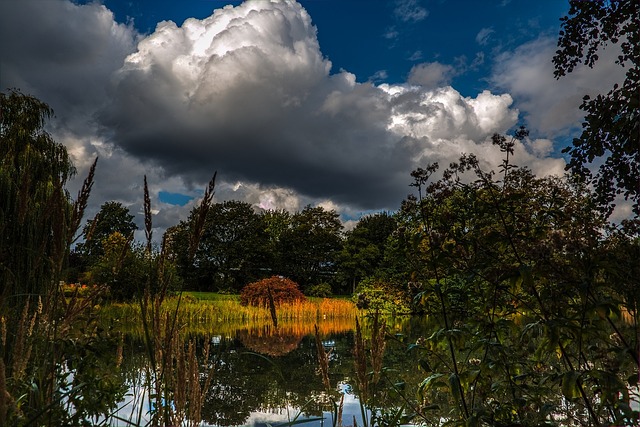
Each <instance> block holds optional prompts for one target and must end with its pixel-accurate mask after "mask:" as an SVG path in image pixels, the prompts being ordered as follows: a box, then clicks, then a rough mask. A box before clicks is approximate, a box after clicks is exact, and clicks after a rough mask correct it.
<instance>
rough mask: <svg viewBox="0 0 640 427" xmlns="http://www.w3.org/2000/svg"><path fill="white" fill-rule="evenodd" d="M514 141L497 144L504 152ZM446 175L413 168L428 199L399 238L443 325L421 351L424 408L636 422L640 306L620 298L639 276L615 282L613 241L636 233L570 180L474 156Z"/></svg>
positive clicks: (511, 418)
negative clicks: (618, 227)
mask: <svg viewBox="0 0 640 427" xmlns="http://www.w3.org/2000/svg"><path fill="white" fill-rule="evenodd" d="M521 136H522V137H524V134H523V133H520V134H517V135H516V136H515V137H514V138H518V137H521ZM512 142H513V139H512V140H511V141H508V140H507V139H506V138H504V137H500V136H499V135H497V136H494V143H496V144H498V145H499V146H500V148H501V149H502V150H503V152H505V153H510V154H512V153H513V151H512V147H513V144H512ZM436 170H437V165H431V166H429V167H427V168H426V169H419V170H416V171H414V172H413V173H412V176H413V178H414V184H413V185H414V186H415V187H416V188H417V190H418V197H414V198H410V199H408V200H407V201H405V203H404V204H403V213H402V215H400V217H401V218H402V219H403V221H402V229H403V234H404V237H403V239H402V242H404V243H405V244H406V245H408V246H409V247H410V248H412V249H407V251H411V252H413V254H414V255H413V256H414V258H415V259H416V260H418V261H419V260H422V261H423V264H422V268H420V264H419V263H418V262H415V263H414V264H412V265H414V266H416V267H418V268H417V269H416V270H415V271H414V272H413V279H412V286H413V287H414V288H415V289H416V297H415V300H416V302H417V303H419V304H420V305H421V306H422V307H423V308H424V310H425V311H426V312H427V313H428V314H429V315H430V316H433V317H434V318H437V319H439V321H440V325H441V327H440V329H439V330H436V332H434V333H433V334H432V335H431V336H429V337H425V338H424V339H422V340H419V341H418V342H417V343H416V344H415V345H414V346H412V349H413V350H415V351H418V352H419V354H420V356H421V359H422V360H421V362H420V363H421V366H422V367H423V369H424V370H425V372H426V375H427V376H426V377H425V379H424V381H423V383H422V385H421V386H420V388H419V393H420V395H421V396H422V398H423V406H422V409H421V411H422V413H423V414H427V413H428V412H429V411H431V410H434V408H437V407H440V408H445V407H446V408H450V412H449V413H448V415H447V416H448V417H449V419H451V420H457V421H458V422H461V423H462V422H465V423H467V424H471V425H475V424H482V423H485V424H490V425H498V424H499V425H508V424H519V425H541V424H548V423H552V424H561V425H567V424H571V423H588V422H589V423H593V424H594V425H601V424H610V425H616V424H618V425H620V424H625V425H630V424H634V423H637V422H638V411H634V410H632V409H631V408H630V406H629V404H630V395H629V390H631V389H633V387H635V386H634V384H633V383H632V382H631V380H630V378H633V377H635V376H637V369H638V363H639V362H638V354H637V350H635V349H636V348H637V346H638V341H637V340H638V334H637V332H638V331H637V329H635V330H634V326H633V325H634V324H635V325H636V326H635V328H637V318H638V307H637V303H636V302H635V300H633V299H630V298H629V297H628V296H627V295H625V294H624V293H622V292H620V290H621V289H623V288H631V289H638V278H637V277H630V276H626V275H625V276H620V275H618V274H615V273H614V274H615V276H613V277H615V278H616V279H618V280H623V281H624V284H621V283H620V282H619V281H617V280H616V281H609V280H608V278H609V277H612V276H611V274H612V273H613V271H614V270H612V269H611V267H612V266H611V265H610V264H609V262H610V261H609V260H610V259H611V256H612V255H613V253H615V252H612V250H613V251H617V249H614V247H617V246H618V245H620V244H623V246H624V247H628V246H631V247H635V245H637V244H638V243H639V242H640V240H638V235H637V234H631V235H630V234H624V233H622V234H621V233H614V232H612V231H611V227H612V226H610V225H609V224H607V222H606V213H603V212H600V211H599V210H598V208H597V205H596V204H595V203H594V201H593V198H592V197H591V194H590V192H589V191H588V189H586V188H585V187H584V185H582V184H580V183H577V182H572V181H571V180H562V179H560V178H554V177H549V178H536V177H535V176H534V175H533V174H532V173H531V172H530V171H528V170H527V169H524V168H522V169H520V168H517V167H515V166H514V165H513V164H511V163H509V161H505V162H504V163H503V165H502V166H501V169H500V172H501V175H502V177H501V178H502V179H501V180H496V179H495V174H494V173H492V172H485V171H483V170H482V169H481V168H480V167H479V164H478V161H477V160H476V159H475V157H473V156H463V157H462V158H461V159H460V161H459V162H458V163H454V164H452V165H451V166H450V167H449V168H448V169H446V170H445V171H444V172H443V174H442V178H441V179H439V180H435V181H433V182H431V178H432V176H433V174H434V173H435V172H436ZM467 172H470V173H472V174H473V175H474V176H475V178H476V179H475V181H471V182H470V180H469V179H468V178H466V179H465V180H464V181H463V179H462V177H463V176H464V175H465V173H467ZM614 234H615V239H611V236H613V235H614ZM629 237H631V239H630V238H629ZM618 239H620V240H618ZM622 242H624V243H622ZM636 250H637V249H636ZM620 262H621V264H617V265H615V269H618V268H620V269H623V270H624V269H633V268H634V267H633V261H631V259H629V258H626V259H625V258H621V259H620ZM625 263H629V264H625ZM635 268H637V267H635ZM621 309H623V310H626V311H628V312H629V313H632V318H633V319H635V320H634V322H635V323H631V324H629V323H626V322H625V321H624V320H622V318H621V316H620V315H619V313H620V310H621ZM634 371H635V372H634ZM629 375H631V377H630V376H629ZM563 398H564V399H566V400H563Z"/></svg>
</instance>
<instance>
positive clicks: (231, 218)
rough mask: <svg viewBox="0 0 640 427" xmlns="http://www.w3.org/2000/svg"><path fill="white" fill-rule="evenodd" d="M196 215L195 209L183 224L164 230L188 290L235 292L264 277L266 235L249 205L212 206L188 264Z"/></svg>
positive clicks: (229, 203) (258, 218)
mask: <svg viewBox="0 0 640 427" xmlns="http://www.w3.org/2000/svg"><path fill="white" fill-rule="evenodd" d="M198 216H199V211H198V209H197V208H196V209H194V210H193V211H192V212H191V215H190V217H189V219H188V220H187V221H186V222H183V223H181V224H180V225H179V226H178V227H176V228H173V229H171V230H169V231H168V233H169V234H168V236H170V238H171V239H172V240H171V246H170V252H172V253H173V254H175V255H174V257H175V258H176V259H177V261H178V264H179V266H180V267H179V268H180V271H181V273H182V274H183V277H185V280H187V281H188V282H189V283H190V284H191V287H192V288H194V289H196V290H208V291H212V290H229V291H235V292H238V291H239V290H240V288H241V287H242V286H243V285H244V284H245V283H248V282H250V281H253V280H256V279H258V278H261V277H262V276H263V275H264V273H263V271H264V269H265V268H266V266H267V263H266V257H267V250H266V245H267V234H266V232H265V229H264V224H263V223H262V221H261V218H260V216H259V215H258V214H257V213H256V212H255V211H254V210H253V208H252V207H251V205H250V204H249V203H245V202H239V201H227V202H224V203H216V204H214V205H212V206H211V209H209V211H208V213H207V215H206V217H205V218H206V220H205V222H204V225H203V229H202V235H201V237H200V245H199V246H198V249H197V251H196V252H195V256H194V257H193V260H192V261H191V262H189V260H188V252H189V251H188V250H187V245H188V243H189V238H188V236H189V235H190V233H191V230H192V229H193V227H194V224H195V221H196V219H197V218H198Z"/></svg>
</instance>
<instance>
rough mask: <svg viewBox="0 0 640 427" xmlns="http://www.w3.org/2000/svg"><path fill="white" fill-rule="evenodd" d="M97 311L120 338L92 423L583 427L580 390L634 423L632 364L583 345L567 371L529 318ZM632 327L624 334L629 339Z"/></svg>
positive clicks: (201, 305)
mask: <svg viewBox="0 0 640 427" xmlns="http://www.w3.org/2000/svg"><path fill="white" fill-rule="evenodd" d="M99 312H100V322H101V324H102V326H101V330H104V331H108V333H109V334H110V336H112V337H114V336H116V337H118V338H119V345H117V346H116V347H115V348H111V349H110V351H109V352H105V353H104V354H103V356H104V357H105V358H111V359H113V358H115V359H116V360H117V363H116V369H114V370H113V371H112V372H110V373H109V375H105V381H114V390H117V393H115V394H114V395H115V396H117V398H116V399H114V402H113V405H112V406H111V408H110V410H109V412H108V413H106V415H107V416H106V418H105V414H103V415H101V416H99V417H97V418H95V420H94V421H96V422H101V423H106V424H109V425H154V424H157V425H169V424H170V425H177V424H180V425H210V426H262V425H276V424H278V425H293V424H298V423H304V425H309V426H314V427H316V426H324V425H327V426H329V425H331V426H338V425H341V426H342V425H344V426H356V425H357V426H374V425H377V426H390V425H408V424H414V425H434V426H436V425H438V426H440V425H445V424H451V425H502V424H501V422H500V421H499V420H498V417H502V419H512V420H513V419H520V420H522V423H521V424H520V425H540V424H539V422H540V420H543V421H544V424H545V425H558V426H560V425H580V424H581V423H583V422H585V420H589V419H590V416H591V415H590V414H589V410H588V409H587V408H586V407H585V405H584V404H583V403H582V402H581V401H580V397H581V396H579V390H584V389H586V388H587V387H588V391H589V393H594V395H595V399H593V398H592V399H590V400H589V402H595V405H596V407H595V408H591V410H593V411H600V412H598V413H604V416H603V417H602V419H606V417H607V414H606V412H604V411H606V410H607V408H606V406H607V405H609V406H611V407H615V408H618V410H619V412H620V413H622V414H623V417H627V419H626V421H625V422H627V423H629V425H635V423H637V421H638V411H639V410H640V407H639V401H640V400H639V397H638V396H639V391H638V382H637V381H635V382H634V381H633V376H634V375H635V376H637V375H638V369H637V365H635V366H634V364H633V363H630V361H629V358H627V359H625V358H624V355H613V354H602V353H603V351H607V352H609V353H611V352H612V350H611V348H608V349H606V350H605V347H603V346H599V345H598V344H597V343H595V342H592V343H585V344H584V345H583V348H581V349H580V350H579V351H580V352H581V356H580V357H581V358H583V359H584V363H583V364H582V365H580V367H581V371H578V370H567V369H566V367H565V366H564V363H565V362H564V361H563V360H562V355H561V354H560V351H559V350H558V348H559V346H565V347H566V349H568V348H569V347H572V346H574V345H575V343H571V342H570V340H568V339H565V340H564V341H558V342H555V343H554V342H550V341H549V339H548V336H546V334H545V328H546V327H548V326H546V325H543V324H540V323H539V322H537V321H535V319H534V318H533V317H529V316H527V314H526V313H521V314H520V315H516V316H514V315H511V316H508V317H505V318H502V319H496V322H495V324H494V326H493V327H494V328H495V330H494V331H486V330H481V329H478V326H477V325H474V324H473V322H472V320H471V319H469V324H465V323H462V322H460V321H457V322H456V323H455V324H454V325H450V326H449V327H448V328H444V327H443V325H442V322H441V319H438V318H437V317H431V316H427V315H402V316H400V315H395V316H393V315H389V314H385V313H378V312H374V311H372V310H368V311H365V310H360V309H358V308H357V307H356V306H355V305H354V304H353V303H352V302H351V301H350V300H348V299H331V298H329V299H321V298H315V299H310V300H308V301H306V302H301V303H293V304H283V305H281V306H278V307H277V309H276V319H274V313H273V311H272V310H271V309H270V308H269V307H246V306H241V305H240V304H239V301H238V298H237V297H236V296H226V295H214V294H189V293H185V294H182V295H180V296H174V297H171V298H167V299H166V300H164V301H163V302H162V304H159V305H156V306H154V304H153V301H151V303H147V304H146V305H145V304H144V303H140V302H132V303H112V304H108V305H105V306H104V307H100V308H99ZM627 316H628V314H627ZM143 319H146V320H143ZM632 320H633V318H632V317H628V321H623V322H622V324H623V325H626V326H624V328H628V329H629V330H626V331H621V333H624V334H628V333H634V332H633V328H637V325H635V324H633V323H632ZM536 322H537V323H536ZM592 326H593V325H592ZM636 330H637V329H636ZM625 336H628V335H625ZM514 337H515V338H514ZM580 345H582V344H580ZM572 350H573V349H572ZM621 353H624V352H622V351H621ZM611 363H619V364H620V365H619V366H616V367H615V369H614V367H611V369H609V368H607V366H606V365H607V364H611ZM70 367H71V371H73V369H74V368H73V365H70ZM563 367H564V369H563ZM554 370H555V372H554ZM572 376H575V377H576V378H575V379H572ZM579 386H580V387H579ZM596 386H597V387H600V390H596V389H595V387H596ZM621 389H623V392H622V393H621V392H620V390H621ZM612 390H616V393H617V394H616V395H615V396H613V395H611V393H613V391H612ZM625 405H626V406H625ZM487 408H488V409H487ZM465 409H466V410H467V411H469V412H467V413H465V412H464V411H465ZM491 411H493V412H491ZM469 414H471V415H469ZM624 414H626V415H624ZM505 425H506V424H505ZM603 425H604V423H603Z"/></svg>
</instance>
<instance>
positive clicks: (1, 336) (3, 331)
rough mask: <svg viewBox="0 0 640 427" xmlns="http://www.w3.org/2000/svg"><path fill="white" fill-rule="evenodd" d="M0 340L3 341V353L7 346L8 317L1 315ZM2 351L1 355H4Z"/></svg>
mask: <svg viewBox="0 0 640 427" xmlns="http://www.w3.org/2000/svg"><path fill="white" fill-rule="evenodd" d="M0 342H2V353H4V349H5V347H6V346H7V319H6V318H5V317H4V316H2V317H0ZM2 353H0V356H2Z"/></svg>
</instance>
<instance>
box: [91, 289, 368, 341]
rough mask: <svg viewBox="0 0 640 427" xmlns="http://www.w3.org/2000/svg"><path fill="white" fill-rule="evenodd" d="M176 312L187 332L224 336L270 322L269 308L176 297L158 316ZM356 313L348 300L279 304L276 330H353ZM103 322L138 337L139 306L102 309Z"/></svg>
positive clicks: (169, 300)
mask: <svg viewBox="0 0 640 427" xmlns="http://www.w3.org/2000/svg"><path fill="white" fill-rule="evenodd" d="M176 309H177V310H178V315H179V318H180V323H181V324H182V325H184V327H185V329H186V331H187V332H189V333H195V334H212V333H215V334H217V335H225V334H227V333H232V332H234V331H236V330H238V329H253V330H258V329H261V328H263V326H264V325H265V324H267V323H271V314H270V311H269V308H262V307H250V306H242V305H240V302H239V301H238V300H237V299H218V300H196V299H195V298H192V297H186V298H185V297H183V298H180V297H178V296H176V297H171V298H167V299H166V300H165V301H164V302H163V303H162V305H161V306H160V313H161V314H163V315H164V314H168V313H175V312H176ZM359 313H360V312H359V310H358V309H357V308H356V307H355V305H354V304H353V303H352V302H351V301H348V300H342V299H328V298H325V299H310V300H307V301H302V302H295V303H289V304H281V305H279V306H278V307H277V309H276V314H277V317H278V329H280V330H282V329H287V330H289V331H290V332H292V333H293V334H294V335H307V334H312V333H313V325H314V324H318V327H319V328H320V332H321V333H322V334H329V333H332V332H340V331H346V330H352V329H353V327H354V322H355V318H356V316H358V315H359ZM101 315H102V318H103V320H104V321H106V322H111V321H115V322H117V323H119V326H118V329H120V330H121V331H122V332H124V333H129V334H132V335H138V332H137V331H140V324H141V321H142V320H141V319H142V317H141V310H140V304H137V303H135V302H134V303H113V304H110V305H107V306H105V307H103V308H102V309H101Z"/></svg>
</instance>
